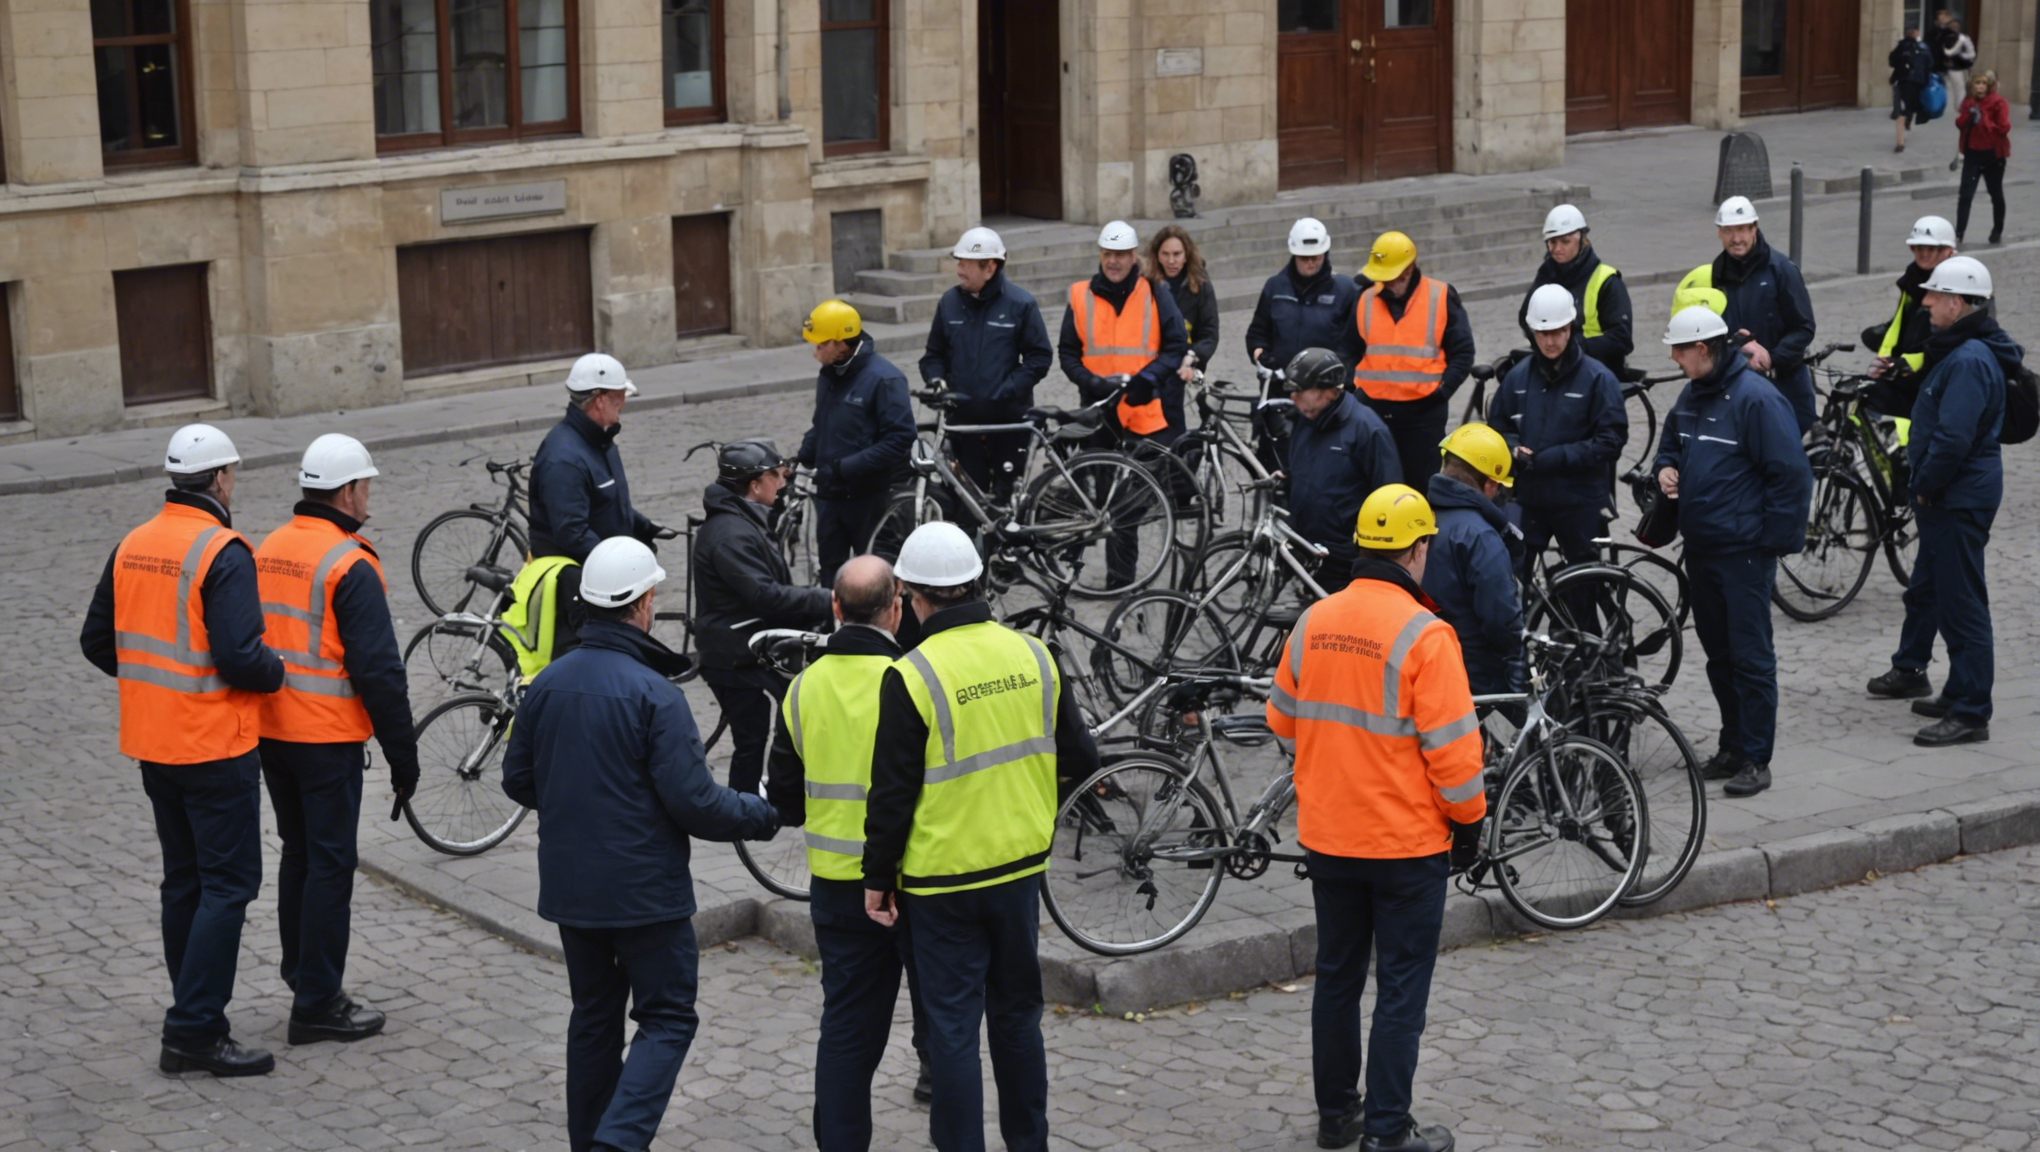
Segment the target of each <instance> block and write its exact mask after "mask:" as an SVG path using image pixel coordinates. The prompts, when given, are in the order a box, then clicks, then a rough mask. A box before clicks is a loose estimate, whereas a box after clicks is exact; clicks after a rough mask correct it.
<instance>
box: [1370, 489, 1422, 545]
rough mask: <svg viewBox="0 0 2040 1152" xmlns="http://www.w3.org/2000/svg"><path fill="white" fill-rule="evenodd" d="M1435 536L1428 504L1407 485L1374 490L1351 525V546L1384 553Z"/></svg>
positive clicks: (1417, 492)
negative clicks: (1353, 544)
mask: <svg viewBox="0 0 2040 1152" xmlns="http://www.w3.org/2000/svg"><path fill="white" fill-rule="evenodd" d="M1437 534H1438V520H1437V517H1435V516H1433V515H1431V502H1430V501H1429V500H1426V499H1424V494H1423V493H1421V492H1419V491H1417V490H1416V489H1415V488H1412V487H1410V486H1409V485H1407V484H1385V485H1383V486H1381V487H1379V488H1376V489H1375V490H1374V492H1373V494H1372V495H1370V496H1368V497H1367V499H1366V500H1364V501H1362V502H1361V504H1360V517H1359V520H1358V521H1357V522H1356V523H1355V524H1354V525H1353V543H1355V544H1358V545H1359V546H1361V547H1362V548H1376V549H1380V550H1381V551H1384V552H1395V551H1400V550H1401V549H1404V548H1407V547H1409V546H1410V545H1412V544H1415V543H1416V542H1417V541H1419V540H1421V539H1423V538H1424V537H1426V536H1436V535H1437Z"/></svg>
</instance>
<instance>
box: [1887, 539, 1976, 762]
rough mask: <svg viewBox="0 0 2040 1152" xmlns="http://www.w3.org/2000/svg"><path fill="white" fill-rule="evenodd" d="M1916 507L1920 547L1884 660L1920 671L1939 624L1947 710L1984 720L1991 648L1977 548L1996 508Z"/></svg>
mask: <svg viewBox="0 0 2040 1152" xmlns="http://www.w3.org/2000/svg"><path fill="white" fill-rule="evenodd" d="M1918 513H1919V514H1918V516H1917V517H1916V518H1915V520H1914V523H1916V524H1918V525H1919V529H1920V549H1919V553H1918V554H1917V555H1915V556H1914V557H1913V570H1912V580H1911V582H1910V583H1908V584H1907V585H1906V588H1905V624H1904V625H1903V626H1902V627H1901V628H1900V629H1899V633H1898V653H1897V654H1896V655H1894V656H1893V657H1892V658H1891V665H1892V667H1894V668H1905V669H1916V670H1919V671H1925V670H1926V667H1927V663H1928V662H1929V661H1930V660H1931V659H1932V658H1933V655H1934V633H1936V632H1939V633H1940V634H1941V639H1942V640H1943V641H1944V642H1945V643H1946V644H1947V645H1948V681H1947V683H1946V684H1943V685H1942V686H1941V698H1942V699H1943V700H1946V701H1947V702H1948V715H1950V716H1952V717H1954V718H1955V719H1957V720H1960V721H1962V722H1963V723H1965V724H1985V723H1988V722H1989V721H1990V715H1991V703H1990V694H1991V687H1992V684H1993V683H1994V681H1995V679H1996V653H1995V647H1994V645H1993V643H1992V638H1991V626H1990V589H1989V587H1987V586H1986V585H1985V583H1984V579H1983V549H1984V546H1985V545H1986V544H1989V543H1990V525H1991V521H1992V520H1994V519H1996V517H1997V510H1996V509H1995V508H1934V507H1921V508H1919V509H1918Z"/></svg>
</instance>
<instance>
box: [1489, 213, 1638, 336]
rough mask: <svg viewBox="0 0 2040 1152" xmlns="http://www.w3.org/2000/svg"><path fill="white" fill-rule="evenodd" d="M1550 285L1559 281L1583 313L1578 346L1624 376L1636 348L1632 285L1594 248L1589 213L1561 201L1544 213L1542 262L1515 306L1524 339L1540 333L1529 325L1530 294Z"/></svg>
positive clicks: (1517, 323) (1581, 313)
mask: <svg viewBox="0 0 2040 1152" xmlns="http://www.w3.org/2000/svg"><path fill="white" fill-rule="evenodd" d="M1546 284H1556V285H1558V286H1559V287H1561V288H1563V289H1565V290H1566V292H1567V293H1568V294H1570V295H1571V296H1572V298H1573V307H1574V308H1576V309H1577V310H1578V311H1579V314H1580V350H1581V351H1582V352H1585V353H1586V354H1587V355H1588V356H1589V357H1591V358H1593V359H1595V360H1598V361H1600V363H1601V365H1602V366H1603V367H1605V368H1607V369H1608V371H1610V372H1613V373H1615V374H1616V375H1617V376H1620V375H1621V374H1622V370H1623V368H1624V367H1625V366H1626V363H1627V361H1628V359H1629V354H1630V353H1631V352H1634V351H1636V337H1635V335H1634V333H1633V331H1632V328H1631V325H1630V315H1629V313H1630V307H1629V287H1628V286H1627V285H1625V284H1624V283H1622V273H1620V272H1617V271H1616V270H1615V266H1614V265H1612V264H1609V263H1607V262H1606V261H1604V260H1602V259H1601V254H1600V253H1599V252H1596V251H1595V250H1594V242H1593V241H1592V240H1590V239H1588V238H1587V217H1586V215H1585V214H1584V213H1582V212H1581V211H1580V210H1579V208H1577V207H1576V206H1574V205H1571V204H1560V205H1559V206H1558V207H1556V208H1553V209H1552V210H1551V211H1550V212H1549V213H1547V214H1546V215H1545V217H1544V263H1542V264H1540V265H1538V266H1537V277H1536V279H1534V280H1532V281H1531V282H1530V291H1529V292H1526V293H1524V294H1523V306H1522V307H1521V308H1518V309H1517V310H1516V326H1517V327H1519V328H1521V329H1522V330H1523V338H1524V339H1526V340H1531V341H1535V340H1536V338H1537V332H1538V329H1535V328H1532V327H1531V326H1530V321H1529V312H1530V297H1531V296H1533V295H1535V294H1536V292H1537V290H1538V289H1539V288H1542V287H1544V286H1545V285H1546Z"/></svg>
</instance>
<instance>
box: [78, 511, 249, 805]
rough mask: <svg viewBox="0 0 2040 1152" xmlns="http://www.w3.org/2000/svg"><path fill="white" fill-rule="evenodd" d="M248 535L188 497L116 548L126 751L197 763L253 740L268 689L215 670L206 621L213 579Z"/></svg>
mask: <svg viewBox="0 0 2040 1152" xmlns="http://www.w3.org/2000/svg"><path fill="white" fill-rule="evenodd" d="M237 540H240V541H242V542H243V543H246V541H245V540H243V538H242V536H241V535H240V533H238V532H235V531H234V530H233V529H231V528H227V527H224V526H222V525H221V524H220V522H219V520H218V519H216V518H215V517H213V516H212V515H211V514H209V513H207V512H204V511H201V510H199V509H196V508H192V507H188V506H186V505H182V504H166V505H165V506H164V508H163V511H162V512H160V513H158V514H157V515H156V516H155V517H154V518H152V519H150V520H149V521H148V522H147V523H144V524H142V525H141V526H140V527H138V528H136V529H135V530H134V531H132V532H130V533H128V535H127V536H126V538H125V539H123V540H122V541H121V543H120V547H119V548H118V549H117V550H116V551H115V553H114V566H113V567H114V585H113V588H114V596H113V628H114V648H115V650H116V651H115V657H116V660H117V661H118V671H117V673H116V674H117V676H118V678H119V684H120V750H121V753H122V754H123V755H126V756H132V757H133V758H135V759H137V760H146V761H150V762H152V763H158V764H199V763H204V762H206V761H210V760H225V759H229V758H231V757H234V756H239V755H241V754H243V753H245V752H248V751H249V750H251V749H253V748H254V747H255V740H256V736H257V734H258V733H259V731H260V712H259V710H260V696H259V695H258V694H256V693H253V692H247V691H243V690H241V689H237V688H231V687H229V686H228V685H227V682H226V681H225V679H223V678H222V677H221V676H220V675H219V673H218V672H217V671H216V669H215V666H214V663H213V657H212V645H211V642H210V639H209V637H208V636H207V634H206V629H205V604H204V587H205V577H206V574H207V573H208V572H210V571H211V570H212V564H213V561H214V560H215V559H217V558H218V556H219V554H220V550H221V549H223V548H225V547H226V546H227V545H228V544H230V543H233V542H234V541H237Z"/></svg>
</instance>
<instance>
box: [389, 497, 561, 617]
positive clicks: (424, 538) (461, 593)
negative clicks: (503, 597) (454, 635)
mask: <svg viewBox="0 0 2040 1152" xmlns="http://www.w3.org/2000/svg"><path fill="white" fill-rule="evenodd" d="M530 551H531V545H530V544H529V543H527V542H526V540H525V537H524V530H523V529H522V528H519V527H518V526H517V525H516V524H515V523H514V522H510V521H504V522H502V523H501V525H500V527H499V526H498V522H497V519H496V514H495V513H491V512H483V511H480V510H479V509H474V508H457V509H455V510H454V511H452V512H442V513H440V514H439V515H438V516H436V517H434V518H433V519H432V522H431V523H429V524H427V525H425V527H424V528H422V529H420V530H419V532H418V539H417V540H416V541H414V542H413V543H412V545H411V582H412V583H413V584H415V585H417V587H418V598H419V599H420V600H423V601H424V602H425V609H426V611H428V612H430V613H432V614H433V615H434V616H444V615H446V614H447V613H449V612H465V611H467V610H468V609H469V608H471V607H474V606H475V600H476V598H477V597H479V598H480V599H481V601H482V603H483V604H487V603H488V598H489V594H488V593H487V591H486V590H485V589H483V588H482V587H481V586H480V585H478V584H476V583H474V582H473V581H471V580H469V579H468V578H467V570H468V569H469V568H471V567H473V566H474V565H476V564H490V565H494V566H495V567H497V568H502V569H505V570H506V571H510V572H515V571H517V569H518V568H519V567H520V566H522V565H523V563H524V557H525V555H526V554H527V553H528V552H530Z"/></svg>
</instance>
